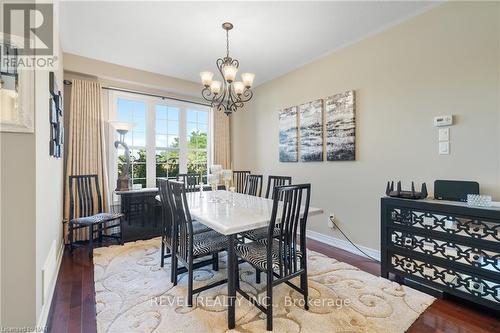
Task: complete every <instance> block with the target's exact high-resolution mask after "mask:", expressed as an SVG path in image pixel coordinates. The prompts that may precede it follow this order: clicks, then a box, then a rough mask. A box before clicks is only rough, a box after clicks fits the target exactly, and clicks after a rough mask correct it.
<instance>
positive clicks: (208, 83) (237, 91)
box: [200, 22, 255, 116]
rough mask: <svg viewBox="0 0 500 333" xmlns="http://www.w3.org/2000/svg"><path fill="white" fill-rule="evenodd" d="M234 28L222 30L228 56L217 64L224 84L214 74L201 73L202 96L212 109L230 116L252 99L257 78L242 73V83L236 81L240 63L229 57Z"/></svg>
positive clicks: (227, 23)
mask: <svg viewBox="0 0 500 333" xmlns="http://www.w3.org/2000/svg"><path fill="white" fill-rule="evenodd" d="M232 28H233V24H232V23H229V22H224V23H223V24H222V29H224V30H226V56H225V57H224V58H219V59H217V61H216V62H215V64H216V65H217V69H218V70H219V72H220V74H221V75H222V82H221V81H217V80H213V77H214V73H212V72H208V71H205V72H201V73H200V77H201V83H202V84H203V86H204V88H203V90H202V91H201V95H202V96H203V98H204V99H205V100H207V101H209V102H210V106H211V107H213V108H215V109H216V110H218V111H223V112H224V113H225V114H226V115H228V116H229V115H231V113H233V112H236V110H238V109H239V108H242V107H243V105H244V103H246V102H248V101H249V100H250V99H251V98H252V96H253V92H252V90H250V89H251V88H252V84H253V80H254V78H255V74H253V73H242V74H241V81H235V79H236V73H237V72H238V67H239V66H240V63H239V61H238V60H237V59H233V58H231V57H230V56H229V30H231V29H232Z"/></svg>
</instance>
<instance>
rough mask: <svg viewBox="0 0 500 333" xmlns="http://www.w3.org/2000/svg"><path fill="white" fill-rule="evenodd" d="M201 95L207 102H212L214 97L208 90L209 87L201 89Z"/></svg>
mask: <svg viewBox="0 0 500 333" xmlns="http://www.w3.org/2000/svg"><path fill="white" fill-rule="evenodd" d="M201 96H202V97H203V98H204V99H205V100H206V101H209V102H212V101H213V100H214V99H215V96H213V94H212V91H211V90H210V87H205V88H203V90H202V91H201Z"/></svg>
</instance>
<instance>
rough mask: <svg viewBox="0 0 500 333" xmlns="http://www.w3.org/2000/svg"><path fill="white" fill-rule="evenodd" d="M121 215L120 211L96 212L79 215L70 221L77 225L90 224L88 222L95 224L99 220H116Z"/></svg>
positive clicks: (99, 221)
mask: <svg viewBox="0 0 500 333" xmlns="http://www.w3.org/2000/svg"><path fill="white" fill-rule="evenodd" d="M121 217H123V214H122V213H98V214H95V215H92V216H86V217H79V218H76V219H73V220H71V223H73V224H79V225H90V224H97V223H101V222H108V221H113V220H117V219H119V218H121Z"/></svg>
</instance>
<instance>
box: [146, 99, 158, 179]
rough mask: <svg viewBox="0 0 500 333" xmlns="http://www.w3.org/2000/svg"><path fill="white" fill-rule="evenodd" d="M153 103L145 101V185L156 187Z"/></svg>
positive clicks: (154, 115)
mask: <svg viewBox="0 0 500 333" xmlns="http://www.w3.org/2000/svg"><path fill="white" fill-rule="evenodd" d="M155 123H156V114H155V103H154V102H153V101H148V102H147V110H146V186H147V187H156V149H155V145H156V137H155V130H156V127H155Z"/></svg>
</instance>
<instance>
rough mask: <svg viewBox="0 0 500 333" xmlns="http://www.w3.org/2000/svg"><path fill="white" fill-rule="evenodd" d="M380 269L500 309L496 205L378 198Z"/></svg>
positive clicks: (499, 239) (384, 274)
mask: <svg viewBox="0 0 500 333" xmlns="http://www.w3.org/2000/svg"><path fill="white" fill-rule="evenodd" d="M381 222H382V223H381V227H382V228H381V229H382V230H381V232H382V234H381V241H382V244H381V271H382V277H384V278H388V277H389V273H393V274H395V275H396V277H397V278H398V279H402V280H405V281H409V282H416V283H417V284H418V285H420V286H423V287H424V288H423V289H424V290H426V291H429V290H435V291H436V290H437V291H440V292H442V293H444V294H451V295H454V296H458V297H461V298H465V299H467V300H469V301H472V302H475V303H478V304H481V305H484V306H486V307H489V308H492V309H494V310H496V311H500V209H498V208H476V207H469V206H467V204H465V203H458V202H450V201H438V200H431V199H426V200H408V199H400V198H389V197H385V198H382V200H381Z"/></svg>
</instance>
